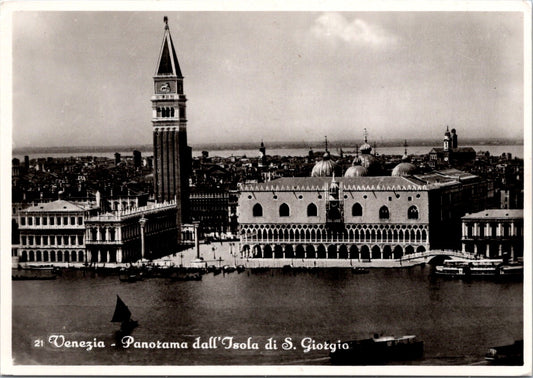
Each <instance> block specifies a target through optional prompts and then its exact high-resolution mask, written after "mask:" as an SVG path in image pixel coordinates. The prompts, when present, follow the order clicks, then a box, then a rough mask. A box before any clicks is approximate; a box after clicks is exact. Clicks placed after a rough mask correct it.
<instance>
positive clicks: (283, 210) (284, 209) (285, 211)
mask: <svg viewBox="0 0 533 378" xmlns="http://www.w3.org/2000/svg"><path fill="white" fill-rule="evenodd" d="M289 215H290V210H289V205H287V204H286V203H282V204H281V206H280V207H279V216H280V217H288V216H289Z"/></svg>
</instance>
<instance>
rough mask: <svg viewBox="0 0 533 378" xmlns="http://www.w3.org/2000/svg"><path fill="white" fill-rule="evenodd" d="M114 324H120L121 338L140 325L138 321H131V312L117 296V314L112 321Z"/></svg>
mask: <svg viewBox="0 0 533 378" xmlns="http://www.w3.org/2000/svg"><path fill="white" fill-rule="evenodd" d="M111 322H113V323H120V330H118V331H117V336H118V337H119V338H121V337H123V336H126V335H129V334H130V333H131V332H132V331H133V330H134V329H135V327H137V326H138V325H139V323H138V322H137V321H136V320H132V319H131V311H130V309H129V308H128V306H126V304H125V303H124V302H123V301H122V299H120V297H119V296H118V295H117V304H116V305H115V312H114V313H113V318H112V319H111Z"/></svg>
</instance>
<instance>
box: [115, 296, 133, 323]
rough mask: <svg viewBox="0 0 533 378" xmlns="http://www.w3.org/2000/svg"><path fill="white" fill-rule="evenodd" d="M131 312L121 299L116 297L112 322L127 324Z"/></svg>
mask: <svg viewBox="0 0 533 378" xmlns="http://www.w3.org/2000/svg"><path fill="white" fill-rule="evenodd" d="M130 317H131V312H130V310H129V308H128V306H126V304H125V303H124V302H122V299H120V297H119V296H118V295H117V305H116V307H115V313H114V314H113V319H111V321H112V322H119V323H122V322H127V321H129V320H130Z"/></svg>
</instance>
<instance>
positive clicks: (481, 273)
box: [435, 259, 503, 277]
mask: <svg viewBox="0 0 533 378" xmlns="http://www.w3.org/2000/svg"><path fill="white" fill-rule="evenodd" d="M502 264H503V260H501V259H482V260H462V259H457V260H445V261H444V262H443V263H442V265H437V266H436V267H435V274H436V275H439V276H448V277H493V276H495V275H496V273H497V270H498V268H499V267H500V266H502Z"/></svg>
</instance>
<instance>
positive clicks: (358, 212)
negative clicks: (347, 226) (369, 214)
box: [352, 202, 363, 217]
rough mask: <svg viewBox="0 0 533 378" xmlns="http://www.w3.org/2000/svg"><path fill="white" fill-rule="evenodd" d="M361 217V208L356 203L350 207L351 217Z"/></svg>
mask: <svg viewBox="0 0 533 378" xmlns="http://www.w3.org/2000/svg"><path fill="white" fill-rule="evenodd" d="M362 215H363V207H362V206H361V205H360V204H359V203H358V202H356V203H355V204H354V205H353V206H352V217H360V216H362Z"/></svg>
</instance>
